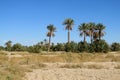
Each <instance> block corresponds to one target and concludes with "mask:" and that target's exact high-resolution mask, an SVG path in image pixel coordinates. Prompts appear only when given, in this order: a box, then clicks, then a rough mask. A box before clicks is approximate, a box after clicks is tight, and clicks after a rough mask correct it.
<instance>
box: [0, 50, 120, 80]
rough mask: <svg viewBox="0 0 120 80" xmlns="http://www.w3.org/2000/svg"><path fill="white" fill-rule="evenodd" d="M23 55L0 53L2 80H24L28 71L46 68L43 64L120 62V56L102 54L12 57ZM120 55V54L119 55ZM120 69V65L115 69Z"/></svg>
mask: <svg viewBox="0 0 120 80" xmlns="http://www.w3.org/2000/svg"><path fill="white" fill-rule="evenodd" d="M16 54H17V55H22V57H11V58H9V57H8V56H6V55H7V54H6V52H0V80H22V77H23V76H24V75H25V72H26V71H31V69H40V68H44V67H46V65H45V64H43V63H55V62H60V63H80V62H113V61H114V62H120V55H117V56H115V55H113V54H102V53H96V54H91V53H83V54H81V53H79V54H78V53H59V54H55V53H50V54H32V53H31V54H29V53H27V52H23V53H22V52H12V55H16ZM118 54H119V53H118ZM61 68H89V69H101V68H103V66H100V65H97V64H92V65H83V64H76V65H70V64H66V65H63V66H61ZM115 68H116V69H120V65H118V66H117V67H115Z"/></svg>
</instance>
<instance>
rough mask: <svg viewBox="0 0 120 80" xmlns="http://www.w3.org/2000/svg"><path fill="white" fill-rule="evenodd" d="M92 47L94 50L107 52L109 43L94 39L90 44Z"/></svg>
mask: <svg viewBox="0 0 120 80" xmlns="http://www.w3.org/2000/svg"><path fill="white" fill-rule="evenodd" d="M91 47H92V48H93V49H94V52H105V53H106V52H108V51H109V45H108V44H107V42H105V40H96V41H94V42H93V44H92V46H91Z"/></svg>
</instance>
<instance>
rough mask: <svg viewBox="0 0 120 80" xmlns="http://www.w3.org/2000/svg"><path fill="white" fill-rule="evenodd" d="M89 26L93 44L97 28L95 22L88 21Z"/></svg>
mask: <svg viewBox="0 0 120 80" xmlns="http://www.w3.org/2000/svg"><path fill="white" fill-rule="evenodd" d="M87 26H88V29H89V36H90V39H91V44H92V43H93V35H94V30H95V26H96V25H95V23H92V22H90V23H88V24H87Z"/></svg>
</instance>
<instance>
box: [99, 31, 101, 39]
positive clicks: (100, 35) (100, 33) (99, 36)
mask: <svg viewBox="0 0 120 80" xmlns="http://www.w3.org/2000/svg"><path fill="white" fill-rule="evenodd" d="M100 40H101V31H100V30H99V41H100Z"/></svg>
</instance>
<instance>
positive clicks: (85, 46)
mask: <svg viewBox="0 0 120 80" xmlns="http://www.w3.org/2000/svg"><path fill="white" fill-rule="evenodd" d="M88 47H89V45H88V43H87V42H85V43H84V42H79V43H78V51H79V52H87V51H88Z"/></svg>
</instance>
